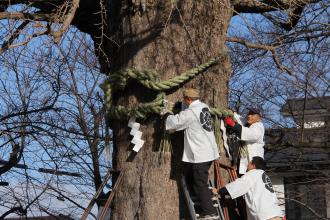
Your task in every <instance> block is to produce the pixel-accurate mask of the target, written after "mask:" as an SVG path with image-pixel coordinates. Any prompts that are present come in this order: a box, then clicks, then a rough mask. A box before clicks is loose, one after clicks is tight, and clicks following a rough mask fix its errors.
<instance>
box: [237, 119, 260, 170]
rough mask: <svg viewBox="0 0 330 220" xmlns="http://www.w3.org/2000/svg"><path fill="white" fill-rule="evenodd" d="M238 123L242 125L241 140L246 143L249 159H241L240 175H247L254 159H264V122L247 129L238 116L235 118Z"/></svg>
mask: <svg viewBox="0 0 330 220" xmlns="http://www.w3.org/2000/svg"><path fill="white" fill-rule="evenodd" d="M234 117H235V118H236V119H237V121H238V122H239V123H240V124H241V125H242V135H241V140H242V141H244V142H245V144H246V146H247V149H248V158H240V165H239V173H240V174H245V173H246V169H247V165H248V163H249V161H251V160H252V158H253V157H256V156H258V157H261V158H264V145H265V142H264V134H265V127H264V125H263V124H262V122H256V123H253V124H252V125H250V127H245V126H243V124H242V121H241V118H240V116H238V115H235V116H234Z"/></svg>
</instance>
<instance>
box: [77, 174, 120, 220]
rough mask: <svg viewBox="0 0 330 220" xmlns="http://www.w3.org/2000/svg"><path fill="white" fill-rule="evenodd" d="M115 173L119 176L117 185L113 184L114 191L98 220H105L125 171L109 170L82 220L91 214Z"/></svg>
mask: <svg viewBox="0 0 330 220" xmlns="http://www.w3.org/2000/svg"><path fill="white" fill-rule="evenodd" d="M114 173H117V174H118V177H117V179H116V182H115V184H113V187H112V190H111V193H110V195H109V197H108V199H107V201H106V203H105V205H104V208H103V209H102V211H101V213H100V215H99V218H98V220H104V218H105V216H106V214H107V212H108V211H109V207H110V204H111V202H112V199H113V197H114V194H115V192H116V190H117V189H118V186H119V185H120V183H121V180H122V178H123V175H124V171H114V170H112V169H109V170H108V172H107V174H106V176H105V177H104V180H103V181H102V184H101V185H100V187H99V188H98V190H97V191H96V193H95V195H94V196H93V198H92V199H91V201H90V202H89V204H88V206H87V208H86V209H85V211H84V213H83V215H82V216H81V218H80V220H86V219H87V217H88V215H89V214H90V212H91V210H92V208H93V206H94V205H95V203H96V201H97V200H98V198H99V196H100V194H101V193H102V191H103V189H104V187H105V186H106V184H107V182H108V180H109V179H110V177H111V176H112V175H113V174H114Z"/></svg>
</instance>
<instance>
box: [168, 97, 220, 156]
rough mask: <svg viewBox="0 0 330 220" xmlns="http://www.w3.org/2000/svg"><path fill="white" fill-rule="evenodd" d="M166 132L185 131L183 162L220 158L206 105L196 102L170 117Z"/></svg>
mask: <svg viewBox="0 0 330 220" xmlns="http://www.w3.org/2000/svg"><path fill="white" fill-rule="evenodd" d="M166 130H176V131H180V130H184V151H183V156H182V161H184V162H189V163H202V162H208V161H213V160H215V159H217V158H219V152H218V147H217V144H216V141H215V137H214V132H213V126H212V117H211V113H210V109H209V107H208V106H207V105H206V104H205V103H203V102H201V101H199V100H195V101H193V102H192V103H191V104H190V105H189V107H188V108H187V109H185V110H183V111H181V112H180V113H179V114H176V115H170V116H168V117H167V119H166Z"/></svg>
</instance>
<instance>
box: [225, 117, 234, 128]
mask: <svg viewBox="0 0 330 220" xmlns="http://www.w3.org/2000/svg"><path fill="white" fill-rule="evenodd" d="M225 124H226V125H227V126H229V127H234V126H235V124H236V123H235V121H234V120H233V119H232V118H231V117H230V116H227V117H226V118H225Z"/></svg>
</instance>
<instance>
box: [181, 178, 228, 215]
mask: <svg viewBox="0 0 330 220" xmlns="http://www.w3.org/2000/svg"><path fill="white" fill-rule="evenodd" d="M180 183H181V187H182V190H183V194H184V197H185V200H186V204H187V206H188V211H189V215H190V218H191V220H198V217H199V215H198V214H197V213H196V209H195V205H196V202H194V201H193V199H192V198H191V196H190V193H189V190H188V187H187V183H186V180H185V178H184V176H182V177H181V179H180ZM209 187H213V184H212V181H211V180H209ZM212 201H213V206H214V207H215V209H216V210H217V214H218V216H219V217H218V219H219V220H225V218H224V215H223V212H222V207H221V204H220V201H219V198H218V197H215V198H212Z"/></svg>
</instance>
